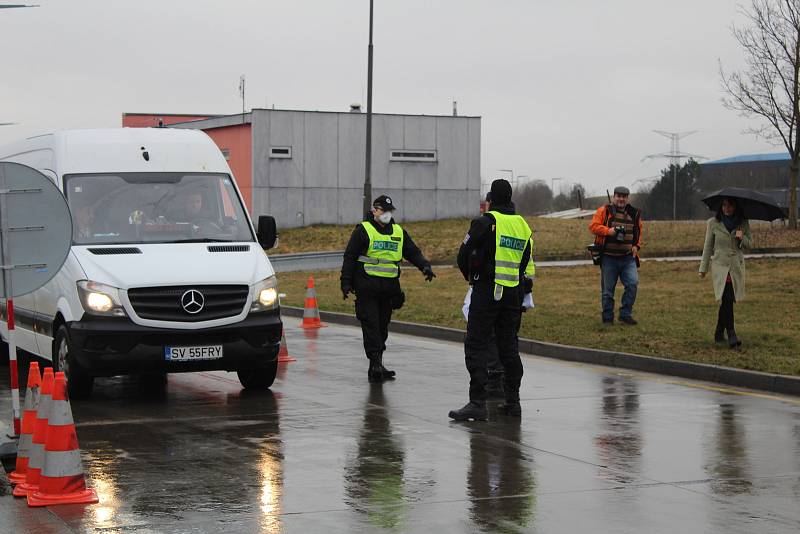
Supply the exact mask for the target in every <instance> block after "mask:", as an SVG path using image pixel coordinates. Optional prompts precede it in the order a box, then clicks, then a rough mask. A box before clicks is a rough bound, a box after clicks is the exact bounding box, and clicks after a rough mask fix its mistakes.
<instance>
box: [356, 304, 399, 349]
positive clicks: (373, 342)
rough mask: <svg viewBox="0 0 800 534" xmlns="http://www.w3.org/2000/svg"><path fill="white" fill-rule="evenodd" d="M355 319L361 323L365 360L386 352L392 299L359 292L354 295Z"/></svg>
mask: <svg viewBox="0 0 800 534" xmlns="http://www.w3.org/2000/svg"><path fill="white" fill-rule="evenodd" d="M356 318H357V319H358V320H359V321H361V334H362V336H363V338H364V352H365V353H366V355H367V358H369V357H370V355H371V354H379V353H382V352H383V351H385V350H386V338H387V337H389V322H390V321H391V320H392V299H390V298H386V297H379V296H377V295H373V294H369V293H365V292H361V293H357V294H356Z"/></svg>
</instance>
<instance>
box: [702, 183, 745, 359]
mask: <svg viewBox="0 0 800 534" xmlns="http://www.w3.org/2000/svg"><path fill="white" fill-rule="evenodd" d="M750 242H751V237H750V225H749V224H748V222H747V219H745V218H744V216H743V215H742V211H741V210H740V209H739V206H738V205H737V203H736V199H733V198H725V199H723V200H722V206H721V207H720V209H719V211H717V214H716V216H714V217H712V218H710V219H709V220H708V226H707V227H706V242H705V244H704V245H703V259H702V260H701V261H700V278H705V276H706V273H707V272H708V265H709V262H710V263H711V274H712V276H713V281H714V295H715V296H716V298H717V300H718V301H719V302H720V305H719V312H718V314H717V328H716V330H715V331H714V341H716V342H717V343H724V342H725V335H724V332H725V331H727V333H728V345H729V346H730V347H731V348H732V349H735V348H738V347H739V346H740V345H741V344H742V342H741V340H740V339H739V338H738V337H737V336H736V329H735V328H734V325H733V304H734V302H736V301H738V300H741V299H743V298H744V294H745V291H744V253H743V252H742V249H745V248H749V247H750Z"/></svg>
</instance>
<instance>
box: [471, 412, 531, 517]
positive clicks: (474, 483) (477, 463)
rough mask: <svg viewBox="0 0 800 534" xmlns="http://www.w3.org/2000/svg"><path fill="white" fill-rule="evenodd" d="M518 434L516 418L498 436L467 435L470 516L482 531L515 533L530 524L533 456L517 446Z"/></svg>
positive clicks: (518, 427) (478, 433)
mask: <svg viewBox="0 0 800 534" xmlns="http://www.w3.org/2000/svg"><path fill="white" fill-rule="evenodd" d="M520 433H521V431H520V421H519V420H518V419H517V420H510V421H509V422H508V424H507V425H505V426H503V427H502V429H501V431H500V433H499V435H491V434H484V433H482V432H478V431H475V432H473V433H471V434H470V439H469V452H470V465H469V473H468V474H467V491H468V493H469V498H470V517H471V518H472V521H473V522H474V523H475V524H476V525H478V526H479V527H480V528H481V529H482V530H484V531H487V532H497V531H501V532H518V531H520V530H526V529H528V528H530V527H531V526H532V525H533V522H534V518H535V512H536V495H535V489H536V479H535V478H534V474H533V470H532V469H531V466H532V465H533V459H532V458H530V457H528V456H527V455H526V454H525V453H524V452H523V450H522V449H520V447H519V443H520Z"/></svg>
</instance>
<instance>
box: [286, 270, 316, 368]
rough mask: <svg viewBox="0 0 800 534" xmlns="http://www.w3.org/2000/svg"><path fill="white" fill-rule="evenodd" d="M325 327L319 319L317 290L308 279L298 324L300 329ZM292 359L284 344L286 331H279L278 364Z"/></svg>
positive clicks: (311, 280) (310, 279) (312, 281)
mask: <svg viewBox="0 0 800 534" xmlns="http://www.w3.org/2000/svg"><path fill="white" fill-rule="evenodd" d="M325 326H327V325H326V324H323V322H322V321H321V320H320V318H319V304H318V303H317V290H316V289H315V288H314V277H313V276H309V277H308V283H307V284H306V301H305V306H304V307H303V322H302V323H301V324H300V327H301V328H305V329H313V328H324V327H325ZM293 361H295V359H294V358H292V357H291V356H289V347H288V346H287V344H286V331H285V330H281V348H280V350H279V351H278V362H279V363H286V362H293Z"/></svg>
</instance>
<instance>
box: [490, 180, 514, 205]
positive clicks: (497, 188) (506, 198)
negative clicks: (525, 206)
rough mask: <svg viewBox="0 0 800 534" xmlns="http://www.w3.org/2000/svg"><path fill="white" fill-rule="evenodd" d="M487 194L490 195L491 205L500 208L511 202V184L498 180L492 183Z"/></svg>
mask: <svg viewBox="0 0 800 534" xmlns="http://www.w3.org/2000/svg"><path fill="white" fill-rule="evenodd" d="M489 193H490V194H491V195H492V201H491V202H492V204H497V205H498V206H502V205H503V204H508V203H509V202H511V184H510V183H508V180H504V179H502V178H499V179H497V180H495V181H494V182H492V190H491V191H489Z"/></svg>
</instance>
